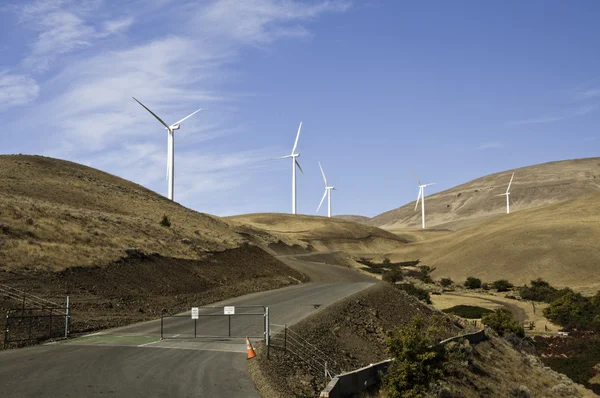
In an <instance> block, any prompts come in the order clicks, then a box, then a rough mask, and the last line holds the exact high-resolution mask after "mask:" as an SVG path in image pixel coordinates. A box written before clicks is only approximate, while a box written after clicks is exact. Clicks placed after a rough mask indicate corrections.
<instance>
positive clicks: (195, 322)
mask: <svg viewBox="0 0 600 398" xmlns="http://www.w3.org/2000/svg"><path fill="white" fill-rule="evenodd" d="M197 322H198V320H197V319H194V338H196V329H197Z"/></svg>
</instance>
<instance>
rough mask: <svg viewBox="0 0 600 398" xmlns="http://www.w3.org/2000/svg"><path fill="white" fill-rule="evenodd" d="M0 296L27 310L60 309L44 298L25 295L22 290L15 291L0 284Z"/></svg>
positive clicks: (29, 294)
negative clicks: (15, 302)
mask: <svg viewBox="0 0 600 398" xmlns="http://www.w3.org/2000/svg"><path fill="white" fill-rule="evenodd" d="M0 294H2V295H4V296H6V297H9V298H11V299H13V300H15V301H18V302H20V303H22V308H25V306H27V307H29V308H33V307H39V308H42V307H46V308H47V307H60V306H61V305H60V304H57V303H55V302H53V301H50V300H46V299H45V298H42V297H38V296H35V295H33V294H31V293H27V292H25V291H23V290H19V289H16V288H14V287H12V286H8V285H5V284H2V283H0Z"/></svg>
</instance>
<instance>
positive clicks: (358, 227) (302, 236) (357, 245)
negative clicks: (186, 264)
mask: <svg viewBox="0 0 600 398" xmlns="http://www.w3.org/2000/svg"><path fill="white" fill-rule="evenodd" d="M225 220H227V221H229V222H233V223H235V225H237V226H239V227H240V228H243V227H246V228H254V229H260V230H264V231H267V232H268V233H269V235H272V236H275V237H277V238H279V240H280V241H281V242H283V243H285V244H286V245H288V246H291V245H298V246H301V247H303V248H305V249H307V250H309V251H312V250H317V251H344V252H346V253H350V254H352V253H382V252H389V251H392V250H394V249H396V248H398V247H400V246H401V245H403V244H404V243H405V242H404V240H403V239H401V238H399V237H398V236H396V235H395V234H393V233H390V232H388V231H384V230H382V229H380V228H377V227H373V226H369V225H365V224H361V223H356V222H352V221H346V220H341V219H338V218H328V217H317V216H306V215H299V214H296V215H292V214H275V213H264V214H247V215H241V216H233V217H226V218H225ZM281 254H287V253H281Z"/></svg>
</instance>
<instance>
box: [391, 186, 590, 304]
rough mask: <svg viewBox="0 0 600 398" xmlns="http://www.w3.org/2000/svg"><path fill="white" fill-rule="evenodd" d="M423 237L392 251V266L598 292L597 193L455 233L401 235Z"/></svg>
mask: <svg viewBox="0 0 600 398" xmlns="http://www.w3.org/2000/svg"><path fill="white" fill-rule="evenodd" d="M400 233H402V234H404V235H403V237H404V238H407V237H408V236H409V235H412V236H414V237H417V238H418V237H422V238H423V239H416V238H415V239H412V242H411V243H410V244H408V245H405V246H403V247H402V248H401V249H400V250H396V251H394V252H393V253H392V254H391V255H390V258H391V259H392V260H393V261H406V260H413V259H417V258H419V259H421V260H422V261H423V262H424V263H425V264H429V265H435V266H436V267H437V270H436V271H435V274H434V276H435V277H436V278H441V277H450V278H452V279H454V280H455V281H461V282H462V281H464V279H465V278H466V277H467V276H475V277H478V278H481V279H482V280H484V281H493V280H496V279H501V278H502V279H508V280H510V281H512V282H513V283H517V284H523V283H527V282H529V281H530V280H531V279H535V278H538V277H541V278H543V279H545V280H547V281H549V282H551V283H552V284H554V285H557V286H569V287H572V288H577V289H579V290H584V291H585V290H588V291H592V292H593V291H595V290H597V289H599V288H600V279H599V278H598V269H599V265H600V245H599V244H598V242H599V240H600V193H593V194H588V195H584V196H581V197H579V198H577V199H573V200H569V201H564V202H560V203H555V204H551V205H546V206H542V207H537V208H533V209H527V210H522V211H518V212H515V213H511V214H509V215H507V214H504V215H501V216H497V217H494V218H490V219H489V220H487V221H486V222H483V223H478V224H476V225H472V226H469V227H464V228H462V229H460V230H458V231H454V232H452V231H446V232H443V231H441V232H439V233H436V232H435V231H428V232H427V233H425V232H422V233H416V232H414V233H413V232H400Z"/></svg>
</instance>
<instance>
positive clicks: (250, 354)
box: [246, 337, 256, 359]
mask: <svg viewBox="0 0 600 398" xmlns="http://www.w3.org/2000/svg"><path fill="white" fill-rule="evenodd" d="M246 349H247V350H248V359H252V358H254V357H255V356H256V353H255V352H254V348H252V344H250V340H248V337H246Z"/></svg>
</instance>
